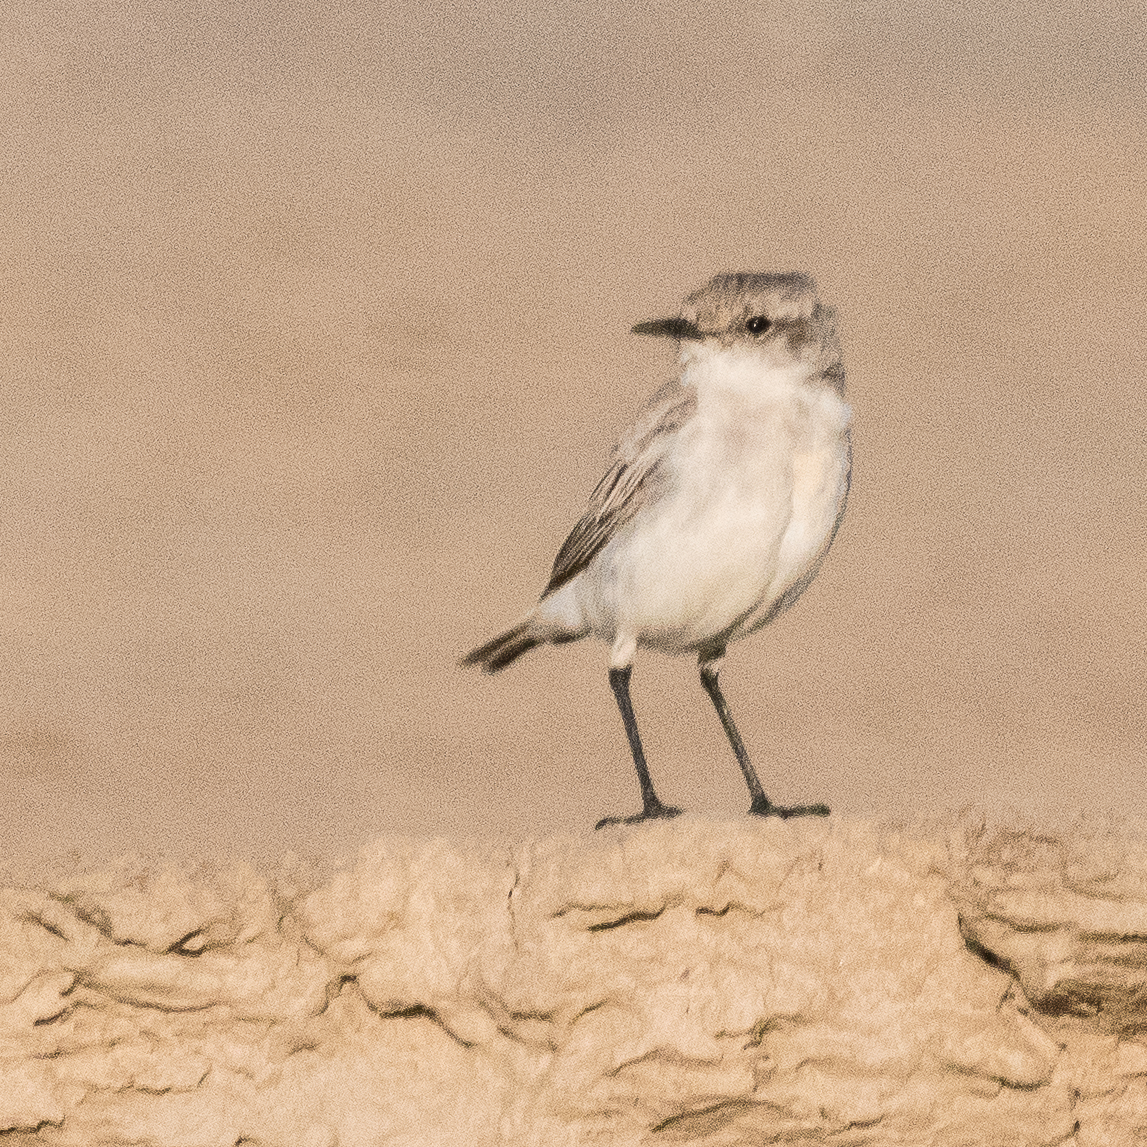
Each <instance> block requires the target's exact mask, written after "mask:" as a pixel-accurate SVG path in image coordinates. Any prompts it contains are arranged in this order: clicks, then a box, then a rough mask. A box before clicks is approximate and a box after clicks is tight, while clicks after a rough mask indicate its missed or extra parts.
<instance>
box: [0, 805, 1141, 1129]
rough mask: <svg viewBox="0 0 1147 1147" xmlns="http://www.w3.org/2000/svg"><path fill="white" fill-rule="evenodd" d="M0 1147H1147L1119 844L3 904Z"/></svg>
mask: <svg viewBox="0 0 1147 1147" xmlns="http://www.w3.org/2000/svg"><path fill="white" fill-rule="evenodd" d="M0 1132H3V1134H0V1141H2V1142H4V1143H5V1144H6V1145H9V1144H12V1145H20V1147H24V1145H27V1147H32V1145H33V1144H36V1145H40V1144H60V1145H65V1144H66V1145H72V1144H75V1145H77V1147H79V1145H83V1147H90V1145H95V1144H127V1143H130V1144H142V1145H152V1144H155V1145H164V1147H168V1145H170V1147H233V1145H237V1144H246V1145H250V1147H254V1145H258V1147H272V1145H275V1147H278V1145H282V1147H374V1145H382V1144H387V1145H391V1144H402V1145H407V1147H415V1145H422V1144H426V1145H439V1144H474V1145H486V1144H489V1145H494V1144H499V1145H501V1144H506V1145H511V1147H519V1145H521V1147H526V1145H531V1147H534V1145H536V1147H550V1145H553V1147H579V1145H581V1144H610V1145H628V1144H634V1145H636V1144H651V1143H653V1144H655V1143H664V1144H667V1145H668V1144H697V1145H701V1144H704V1145H706V1147H717V1145H721V1147H725V1145H732V1144H766V1143H767V1144H777V1143H782V1144H812V1143H832V1144H839V1145H842V1147H843V1145H848V1147H869V1145H872V1147H877V1145H880V1147H883V1145H889V1147H891V1145H893V1144H895V1145H897V1147H905V1145H908V1147H915V1145H918V1147H931V1145H941V1144H943V1145H951V1147H956V1145H960V1147H970V1145H977V1144H984V1145H991V1147H999V1145H1002V1144H1007V1145H1009V1147H1026V1145H1031V1147H1036V1145H1041V1147H1042V1145H1050V1144H1073V1145H1075V1147H1100V1145H1103V1147H1108V1145H1110V1147H1116V1145H1125V1144H1129V1143H1134V1142H1139V1141H1141V1140H1142V1139H1143V1137H1144V1135H1145V1134H1147V849H1145V848H1144V846H1143V844H1142V843H1140V841H1139V840H1138V839H1136V838H1134V837H1132V836H1129V835H1118V834H1116V833H1113V832H1106V833H1104V832H1099V831H1084V830H1083V829H1080V830H1077V831H1074V832H1072V833H1071V834H1069V835H1063V836H1055V835H1052V834H1049V833H1046V832H1040V831H1038V830H1037V829H1034V828H1032V827H1031V826H1022V825H1015V824H999V825H994V826H988V825H986V824H984V823H983V822H982V821H975V820H971V819H969V820H968V821H966V822H964V823H962V824H961V825H959V826H948V827H947V828H946V829H936V828H932V829H924V828H919V829H913V830H899V831H894V830H891V829H879V830H878V829H876V828H873V827H871V826H866V825H860V824H849V823H843V822H838V821H829V822H815V823H814V822H807V823H788V824H782V823H779V822H776V823H773V822H763V823H758V822H750V821H739V822H734V823H713V822H706V821H701V820H693V819H690V818H683V819H681V820H679V821H675V822H671V823H664V824H655V825H651V826H644V827H641V828H637V829H628V830H622V829H619V830H611V831H609V832H604V833H601V834H598V835H596V836H593V837H578V838H566V839H547V840H537V841H528V842H525V843H523V844H521V845H520V846H518V847H516V848H514V849H510V850H507V849H494V848H492V847H482V846H477V845H470V846H464V845H452V844H449V843H446V842H443V841H441V840H435V841H425V840H421V841H419V840H405V839H387V840H380V841H378V842H376V843H375V844H373V845H372V846H370V847H368V848H366V849H364V850H363V852H362V853H361V854H360V855H359V857H358V858H357V859H356V860H355V862H354V863H352V864H350V865H349V866H347V867H345V868H343V869H341V870H339V871H335V872H333V873H326V874H320V873H318V872H317V871H312V870H307V869H304V868H303V866H301V865H298V864H294V865H291V864H284V865H283V866H282V868H281V869H280V870H279V871H278V872H276V873H274V874H260V873H257V872H255V871H252V870H250V869H246V868H242V867H231V868H224V867H219V868H207V867H205V868H202V869H199V870H196V871H181V870H177V869H174V868H170V867H164V866H162V865H156V864H151V865H149V864H145V863H143V862H141V861H134V860H125V861H120V862H116V863H113V864H107V865H103V866H99V867H90V868H79V869H77V870H76V871H74V872H72V873H70V874H69V875H67V876H66V877H60V878H58V879H55V880H54V881H51V882H45V884H44V886H43V887H37V888H31V887H8V888H5V889H3V890H0Z"/></svg>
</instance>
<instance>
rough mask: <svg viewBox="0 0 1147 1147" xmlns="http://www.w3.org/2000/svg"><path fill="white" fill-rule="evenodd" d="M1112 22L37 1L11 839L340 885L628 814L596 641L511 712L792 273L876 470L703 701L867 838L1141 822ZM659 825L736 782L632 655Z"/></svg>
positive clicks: (9, 194) (770, 774)
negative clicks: (697, 408)
mask: <svg viewBox="0 0 1147 1147" xmlns="http://www.w3.org/2000/svg"><path fill="white" fill-rule="evenodd" d="M1143 20H1144V17H1143V15H1142V13H1139V14H1134V15H1129V14H1128V13H1126V12H1125V11H1122V10H1121V9H1117V8H1110V9H1108V8H1104V7H1103V6H1099V7H1096V6H1094V5H1087V6H1083V5H1081V6H1079V8H1078V9H1077V10H1075V11H1067V10H1061V11H1058V12H1057V13H1056V14H1054V15H1052V16H1050V17H1049V16H1048V15H1047V13H1046V12H1045V11H1044V9H1043V8H1042V7H1040V6H1036V5H1025V4H1012V5H1009V6H1007V7H1006V8H998V9H992V10H988V9H984V10H973V11H967V10H957V9H956V8H955V7H953V8H952V9H950V10H949V9H936V10H929V11H927V12H925V11H924V10H915V9H907V8H904V9H902V8H901V7H900V6H898V5H896V4H892V3H884V4H876V5H872V6H868V7H866V8H864V9H863V11H861V10H857V11H855V12H849V13H848V14H843V13H842V12H838V11H837V9H836V7H835V6H828V5H824V6H821V7H808V8H805V9H801V10H794V9H792V8H785V9H784V10H783V11H782V10H780V9H778V10H776V11H775V12H766V11H765V10H759V9H754V8H752V7H749V8H745V7H743V6H733V5H727V6H724V7H720V8H714V9H711V10H709V11H708V12H706V13H703V14H698V13H696V12H695V11H694V10H693V9H688V10H687V9H686V8H684V7H681V6H678V7H677V8H671V7H667V6H663V5H658V4H653V3H639V4H637V5H627V6H626V7H625V8H624V9H623V10H618V11H609V12H607V11H605V10H598V9H597V8H594V7H592V6H589V5H586V4H581V3H574V4H566V5H562V6H561V7H560V8H557V9H549V8H544V7H542V6H538V5H529V4H521V5H514V6H501V7H498V8H496V9H494V10H491V9H490V8H489V7H488V6H481V5H472V6H465V5H463V6H462V7H458V6H457V5H451V6H449V7H447V6H446V5H444V4H435V3H431V4H425V3H420V4H417V5H413V4H412V5H409V6H408V8H407V10H406V11H405V12H404V14H402V16H401V18H396V17H395V14H394V13H393V12H390V11H387V10H384V9H377V10H376V9H372V8H370V7H369V6H354V5H352V6H349V7H347V6H339V7H336V6H334V5H326V4H323V3H318V4H316V3H314V2H313V0H307V3H302V2H295V0H288V2H287V3H283V4H278V5H275V6H274V7H273V8H272V7H268V6H266V5H262V4H259V5H256V4H253V3H247V2H242V3H238V4H226V5H223V4H215V5H212V4H208V5H194V6H190V7H188V6H186V5H177V4H173V3H172V4H169V3H163V2H159V0H143V2H142V3H140V4H137V5H132V6H130V7H126V8H125V7H124V6H123V5H122V4H119V3H116V4H112V3H110V2H108V3H105V2H102V0H96V2H90V0H84V2H83V3H59V4H52V5H43V4H41V3H32V2H24V0H14V2H13V3H10V4H8V5H6V6H5V12H4V14H3V16H2V17H0V22H2V27H0V31H2V34H0V74H2V75H3V76H4V79H3V83H2V85H0V89H2V90H0V98H2V100H3V103H2V106H0V136H2V142H3V149H4V154H5V156H6V160H5V166H6V171H5V177H4V179H3V181H2V187H0V195H2V196H3V213H4V227H3V228H2V229H0V257H2V259H3V263H4V266H5V268H6V273H5V275H4V277H3V282H2V283H0V372H2V374H0V377H2V378H3V390H4V399H5V400H4V418H3V419H2V420H0V489H2V490H3V492H4V493H3V512H2V513H0V587H2V592H3V608H2V609H0V627H2V629H0V840H2V841H3V854H4V856H3V861H4V863H6V864H7V865H8V866H9V867H10V868H12V869H17V870H18V869H20V868H21V867H22V866H27V865H31V864H35V863H39V862H41V861H43V860H44V859H45V858H49V857H55V856H59V855H60V854H63V853H67V852H68V851H69V850H76V849H78V850H81V851H84V852H86V853H93V854H96V855H104V856H110V855H117V854H119V853H121V852H123V851H125V850H143V851H145V852H146V851H157V850H167V851H170V852H172V853H174V854H176V855H180V856H201V855H204V854H208V853H212V854H213V853H217V852H219V851H221V850H229V851H230V852H232V853H234V854H237V855H238V856H240V857H241V858H246V859H248V860H259V859H260V858H267V857H273V856H278V855H279V854H280V853H283V852H285V851H288V850H293V851H295V852H297V853H299V854H301V855H321V856H329V855H333V854H335V853H338V852H340V851H344V850H348V849H354V848H357V847H358V846H359V845H360V844H362V843H363V842H365V841H368V840H371V839H374V838H375V837H377V836H379V835H380V834H384V833H394V832H403V833H410V832H428V833H444V834H448V835H454V836H456V835H459V834H469V835H484V836H488V837H495V838H502V839H517V838H520V837H521V836H522V835H524V834H547V833H552V832H555V831H564V830H580V829H583V828H585V827H586V826H588V825H590V824H592V823H593V822H594V821H596V820H597V818H598V817H600V816H601V815H603V814H605V813H616V812H621V811H626V810H628V809H629V808H630V807H631V806H635V803H636V786H635V784H634V780H633V777H632V775H631V773H632V770H631V767H630V765H629V764H628V761H627V755H626V751H625V745H624V741H623V737H622V733H621V729H620V723H619V722H618V721H617V719H616V714H615V712H614V709H613V703H612V699H611V698H610V695H609V691H608V688H607V685H606V680H605V669H604V650H603V649H602V648H601V647H596V646H592V645H585V646H579V647H576V648H567V649H564V650H561V651H558V652H553V651H551V652H544V653H539V654H537V655H535V656H534V657H533V658H532V659H531V660H530V661H528V662H526V663H523V664H522V665H521V666H518V667H515V669H514V670H512V671H511V672H510V673H508V674H507V675H505V676H504V677H501V678H498V679H494V680H487V679H483V678H481V677H478V676H476V675H467V674H465V673H463V672H461V671H460V670H458V669H457V667H456V660H457V657H458V656H459V655H460V654H461V653H463V652H464V651H465V650H466V649H467V648H469V647H470V646H472V645H473V644H475V643H477V642H478V641H479V640H482V639H484V638H485V637H487V636H488V635H490V634H491V633H493V632H494V631H496V630H497V628H498V627H500V626H502V625H504V624H506V623H509V622H510V621H512V620H514V619H515V618H516V616H517V615H518V614H519V613H520V612H521V611H522V610H523V609H524V608H525V607H526V606H527V605H528V604H529V603H530V602H532V600H533V599H534V597H535V595H536V594H537V592H538V590H539V589H540V588H541V586H542V584H544V581H545V578H546V574H547V572H548V569H549V563H550V561H551V560H552V557H553V554H554V552H555V551H556V548H557V546H558V545H559V544H560V542H561V540H562V538H563V537H564V535H565V531H566V530H567V529H568V527H569V526H570V525H571V524H572V522H573V521H574V520H575V519H576V517H577V515H578V513H579V511H580V508H581V506H582V504H583V502H584V499H585V497H586V496H587V494H588V492H589V490H590V489H591V488H592V485H593V484H594V483H595V482H596V480H597V478H598V477H599V475H600V473H601V471H602V469H603V467H604V463H605V459H606V457H607V454H608V450H609V448H610V446H611V444H612V442H613V436H614V435H615V434H616V433H617V431H618V430H620V429H621V428H622V427H623V426H624V425H625V423H626V420H627V419H628V417H629V415H630V414H631V413H632V412H633V411H634V409H635V408H636V407H637V406H638V405H639V404H640V402H641V401H642V399H643V398H644V396H645V395H646V394H647V393H648V392H649V391H651V390H652V389H653V388H654V387H655V386H656V385H658V384H659V383H660V382H661V381H662V380H663V379H664V377H665V375H666V373H667V371H668V370H669V369H670V366H671V364H670V358H669V352H668V348H665V347H658V346H656V345H653V344H651V343H650V342H648V341H647V340H641V339H638V338H635V337H633V336H631V335H629V334H628V333H627V332H628V330H629V327H630V326H631V325H632V323H633V322H635V321H637V320H640V319H644V318H648V317H651V316H654V315H659V314H663V313H665V312H666V311H667V310H668V309H671V308H673V307H674V306H675V305H676V303H677V301H678V300H679V299H680V297H681V296H682V295H684V294H685V293H686V292H687V291H688V290H690V289H692V288H693V287H695V286H697V285H698V284H699V283H700V282H702V281H703V280H704V279H706V278H707V277H708V276H709V275H710V274H712V273H713V272H715V271H717V270H722V269H731V268H737V269H752V270H789V269H802V270H806V271H809V272H811V273H813V274H815V275H816V276H817V278H818V281H819V283H820V285H821V289H822V292H823V294H824V295H825V296H826V297H827V298H828V299H830V300H831V301H832V302H833V303H835V305H837V306H838V308H839V310H840V312H841V315H842V319H843V324H844V328H843V329H844V337H845V352H846V364H847V367H848V372H849V387H850V394H851V397H852V400H853V401H854V404H855V410H856V431H855V436H856V437H855V451H856V470H855V480H854V488H853V497H852V501H851V504H850V508H849V512H848V516H847V519H846V522H845V525H844V529H843V532H842V534H841V536H840V538H839V539H838V542H837V545H836V548H835V550H834V553H833V554H832V556H831V559H830V561H829V562H828V564H827V565H826V567H825V569H824V571H823V573H822V575H821V577H820V579H819V581H818V583H817V584H816V586H815V587H814V588H813V590H812V591H810V593H809V594H808V595H807V596H806V598H805V599H804V600H803V601H802V602H801V603H800V605H799V606H798V607H797V609H796V610H794V611H793V612H792V613H791V614H790V615H789V616H788V617H786V618H785V619H784V620H783V621H782V622H781V623H779V624H778V625H776V626H775V628H774V629H772V630H771V631H769V632H767V633H764V634H761V635H759V636H757V637H756V638H754V639H753V640H752V641H750V642H747V643H745V644H744V645H743V646H741V647H739V648H736V649H735V650H734V651H733V653H732V654H731V656H730V658H729V661H728V663H727V666H726V669H725V672H724V678H723V679H724V682H725V685H726V689H727V691H728V694H729V697H730V701H731V703H732V705H733V707H734V711H735V712H736V713H737V714H738V717H739V719H740V722H741V725H742V730H743V732H744V734H745V738H746V740H747V742H748V744H749V746H750V749H751V750H752V751H753V752H754V754H755V756H756V760H757V762H758V766H759V768H760V771H761V773H762V775H763V776H764V777H765V778H767V779H766V788H767V789H768V791H769V792H770V793H771V794H773V795H775V796H776V797H777V798H778V799H781V800H786V801H795V800H802V799H806V798H807V799H815V800H825V801H827V802H828V803H829V804H831V805H832V806H833V808H834V810H835V811H837V812H838V813H843V814H846V815H850V816H867V815H873V814H879V815H885V814H891V815H899V814H905V815H907V814H911V813H914V812H916V811H919V810H926V811H929V812H933V811H937V810H942V809H950V808H959V807H961V806H963V805H965V804H968V803H986V804H996V803H999V802H1013V803H1015V804H1018V805H1020V806H1021V807H1034V808H1035V809H1036V810H1037V811H1039V812H1040V815H1042V816H1055V815H1058V814H1059V813H1060V812H1062V811H1064V810H1067V811H1074V810H1076V809H1083V810H1085V811H1091V812H1100V813H1102V812H1106V811H1108V810H1119V811H1129V812H1133V813H1136V814H1139V815H1143V814H1144V813H1147V798H1145V797H1144V795H1143V792H1144V790H1143V787H1142V785H1141V784H1139V783H1138V781H1139V779H1140V772H1141V766H1142V761H1143V744H1144V732H1145V728H1144V720H1145V719H1144V715H1143V706H1142V681H1143V675H1144V653H1143V648H1144V642H1143V626H1142V616H1143V604H1144V590H1143V584H1144V579H1143V553H1144V541H1145V529H1144V527H1145V524H1147V509H1145V507H1147V498H1144V488H1143V478H1142V475H1143V472H1144V467H1145V463H1147V446H1145V444H1144V436H1143V433H1142V427H1143V425H1144V418H1145V415H1147V399H1145V398H1144V391H1143V386H1142V380H1143V377H1144V366H1145V357H1147V356H1145V351H1144V337H1143V319H1142V315H1143V300H1144V288H1143V284H1144V281H1145V271H1147V266H1145V263H1147V260H1145V257H1144V243H1143V235H1144V234H1145V233H1147V187H1145V179H1144V173H1145V165H1144V155H1145V151H1144V145H1145V143H1147V136H1145V131H1147V129H1145V127H1144V118H1143V115H1142V103H1141V95H1142V83H1143V77H1144V58H1143V52H1144V49H1143V44H1144V43H1145V42H1147V37H1145V35H1144V28H1143ZM634 692H635V701H636V704H637V707H638V713H639V718H640V719H641V721H642V724H643V728H644V730H645V733H646V738H647V742H648V748H649V755H650V760H651V764H652V767H653V770H654V773H655V776H656V778H657V780H658V783H659V785H660V787H661V788H662V790H663V792H664V795H665V797H666V799H670V800H672V801H673V802H674V803H679V804H684V805H686V806H688V807H689V808H691V809H694V810H696V811H697V812H699V813H701V814H704V815H708V816H712V817H717V818H721V817H729V816H733V815H736V814H738V813H739V812H740V810H741V809H742V807H743V805H744V801H745V798H744V794H743V792H742V791H741V787H740V781H739V779H738V775H737V772H736V769H735V766H734V763H733V761H732V759H731V758H730V757H729V755H728V752H727V749H726V747H725V746H724V743H723V741H722V738H721V733H720V729H719V727H718V726H717V724H716V721H715V720H714V719H713V717H712V714H711V713H710V712H708V711H707V702H706V700H705V698H704V696H703V694H702V692H701V690H700V689H698V688H697V685H696V680H695V674H694V670H693V668H692V666H691V665H689V664H687V663H684V662H673V661H667V660H663V659H658V658H656V657H650V658H646V659H645V660H643V661H641V662H640V663H639V665H638V668H637V671H636V674H635V681H634Z"/></svg>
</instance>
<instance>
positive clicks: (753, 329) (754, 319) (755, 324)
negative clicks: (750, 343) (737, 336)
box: [745, 315, 773, 335]
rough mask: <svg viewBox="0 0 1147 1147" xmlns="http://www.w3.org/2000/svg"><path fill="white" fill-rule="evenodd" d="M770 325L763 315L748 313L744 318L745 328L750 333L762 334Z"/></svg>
mask: <svg viewBox="0 0 1147 1147" xmlns="http://www.w3.org/2000/svg"><path fill="white" fill-rule="evenodd" d="M772 325H773V324H772V323H770V322H769V320H768V319H766V318H765V316H764V315H750V316H749V317H748V318H747V319H746V320H745V330H747V331H748V332H749V334H751V335H763V334H764V333H765V331H767V330H768V329H769V327H771V326H772Z"/></svg>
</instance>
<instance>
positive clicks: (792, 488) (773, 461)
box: [579, 440, 848, 653]
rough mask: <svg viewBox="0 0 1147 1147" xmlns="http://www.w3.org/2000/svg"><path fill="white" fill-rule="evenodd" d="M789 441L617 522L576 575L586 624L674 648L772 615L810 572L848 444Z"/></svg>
mask: <svg viewBox="0 0 1147 1147" xmlns="http://www.w3.org/2000/svg"><path fill="white" fill-rule="evenodd" d="M786 445H787V446H788V449H786V450H785V451H784V452H783V457H782V456H781V455H779V454H778V453H777V452H775V451H770V452H769V454H768V455H766V456H763V457H761V458H759V459H756V460H752V461H754V464H752V465H748V466H742V468H741V469H740V470H739V472H737V473H736V474H735V475H734V478H735V480H732V481H730V480H729V477H730V476H729V473H728V470H727V468H726V469H725V470H724V471H722V468H720V467H714V468H713V469H712V472H713V473H715V474H721V473H723V478H722V480H721V481H720V482H714V483H712V484H706V483H705V482H702V481H697V480H694V481H692V482H690V483H687V484H682V486H681V487H679V488H677V489H675V490H673V491H671V492H669V493H667V494H666V495H665V496H664V497H662V498H661V499H659V501H658V503H657V504H656V505H654V506H649V507H647V508H645V509H644V510H643V511H642V513H641V514H640V515H638V517H636V518H635V519H634V520H633V521H631V522H630V523H628V524H627V525H626V526H625V527H623V528H622V529H621V530H620V531H619V532H618V534H617V536H616V537H615V538H613V539H612V540H611V541H610V543H609V544H608V545H607V546H606V547H605V548H604V549H603V550H602V552H601V553H600V554H599V555H598V556H597V558H595V560H594V563H593V564H594V566H595V567H596V568H595V569H594V570H593V576H592V577H589V578H585V579H579V581H581V582H582V585H581V586H580V587H579V589H582V590H583V592H584V596H583V598H582V608H583V614H584V616H585V618H586V620H587V622H588V623H589V626H590V628H591V629H592V631H593V632H595V633H596V634H597V635H598V636H600V637H603V638H605V639H606V640H608V641H613V640H614V639H615V638H616V637H617V635H618V634H619V633H620V634H626V635H629V636H631V637H632V638H633V640H635V641H636V643H637V644H638V645H642V646H648V647H653V648H660V649H663V650H665V651H666V652H670V653H681V652H687V651H691V650H698V649H701V648H705V647H711V646H714V645H719V644H723V643H725V642H726V641H729V640H733V639H735V638H736V637H738V636H741V635H743V634H745V633H748V632H751V631H752V629H754V628H758V627H759V626H760V625H763V624H765V622H766V621H768V620H771V615H770V613H769V611H770V610H771V609H773V607H774V605H775V604H776V603H777V602H778V601H780V600H781V599H782V598H783V597H784V595H785V594H786V592H790V591H791V590H792V589H793V588H794V587H798V586H800V581H801V579H802V577H805V575H806V574H808V572H809V571H810V570H813V571H814V572H815V567H816V565H817V564H818V563H819V561H820V559H821V558H822V557H823V553H824V550H825V548H826V546H827V542H828V541H829V539H830V538H831V535H832V531H833V529H834V526H835V523H836V520H837V518H838V516H839V513H840V509H841V507H842V505H843V500H844V496H845V493H846V491H847V482H848V464H847V446H846V444H845V446H844V448H843V449H842V447H841V443H840V442H839V440H838V441H837V442H835V443H829V442H826V443H824V444H823V446H822V445H820V444H817V446H816V447H814V448H812V449H809V450H807V451H803V452H793V451H792V447H791V443H789V444H786ZM698 472H700V473H705V472H706V470H705V468H704V467H699V468H698ZM810 580H811V578H810ZM800 588H803V586H801V587H800ZM799 592H800V589H799V588H798V589H797V593H796V595H794V596H793V597H792V600H794V601H795V600H796V596H799ZM785 604H786V606H787V604H791V603H787V602H786V603H785Z"/></svg>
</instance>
